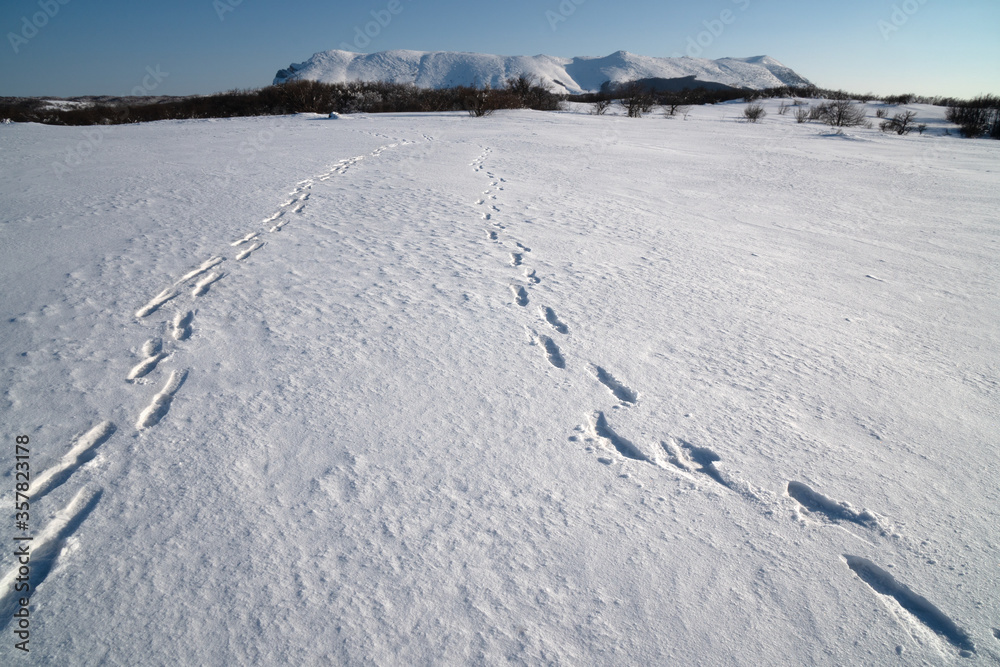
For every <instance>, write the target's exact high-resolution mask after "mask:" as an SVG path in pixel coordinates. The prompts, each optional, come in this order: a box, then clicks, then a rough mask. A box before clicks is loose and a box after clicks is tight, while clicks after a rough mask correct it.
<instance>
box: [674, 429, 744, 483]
mask: <svg viewBox="0 0 1000 667" xmlns="http://www.w3.org/2000/svg"><path fill="white" fill-rule="evenodd" d="M660 445H661V446H662V447H663V449H664V451H665V452H666V453H667V460H668V461H670V463H672V464H673V465H674V466H676V467H677V468H680V469H681V470H684V471H685V472H699V473H702V474H703V475H707V476H708V477H710V478H712V479H713V480H715V481H716V482H718V483H719V484H721V485H722V486H724V487H726V488H727V489H728V488H732V487H731V485H730V483H729V481H728V480H727V479H726V478H725V477H723V476H722V473H721V472H719V469H718V468H717V467H716V466H715V464H716V463H718V462H719V461H721V460H722V457H720V456H719V455H718V454H716V453H715V452H713V451H712V450H711V449H709V448H707V447H696V446H694V445H692V444H691V443H690V442H686V441H684V440H681V439H680V438H677V439H674V438H668V439H667V440H663V441H661V442H660Z"/></svg>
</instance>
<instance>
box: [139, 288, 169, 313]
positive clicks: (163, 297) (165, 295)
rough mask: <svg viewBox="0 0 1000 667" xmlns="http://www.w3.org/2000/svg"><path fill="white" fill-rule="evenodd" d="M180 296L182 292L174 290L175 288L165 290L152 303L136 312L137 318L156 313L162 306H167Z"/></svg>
mask: <svg viewBox="0 0 1000 667" xmlns="http://www.w3.org/2000/svg"><path fill="white" fill-rule="evenodd" d="M178 294H180V292H178V291H177V290H176V289H174V288H173V287H168V288H167V289H165V290H163V291H162V292H160V293H159V294H157V295H156V296H154V297H153V298H152V299H151V300H150V302H149V303H147V304H146V305H145V306H143V307H142V308H140V309H139V310H137V311H135V316H136V317H146V316H147V315H150V314H152V313H155V312H156V311H157V310H158V309H159V307H160V306H162V305H163V304H165V303H166V302H167V301H170V300H171V299H173V298H174V297H176V296H177V295H178Z"/></svg>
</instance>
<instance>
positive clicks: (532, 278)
mask: <svg viewBox="0 0 1000 667" xmlns="http://www.w3.org/2000/svg"><path fill="white" fill-rule="evenodd" d="M524 277H525V279H527V281H528V282H529V283H531V284H532V285H537V284H538V283H540V282H542V279H541V278H539V277H538V276H537V275H535V270H534V269H531V270H530V271H529V270H528V269H525V270H524Z"/></svg>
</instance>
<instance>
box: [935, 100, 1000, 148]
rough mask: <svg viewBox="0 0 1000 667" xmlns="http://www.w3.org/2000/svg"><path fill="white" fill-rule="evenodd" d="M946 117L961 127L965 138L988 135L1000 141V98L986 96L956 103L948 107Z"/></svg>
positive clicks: (960, 130)
mask: <svg viewBox="0 0 1000 667" xmlns="http://www.w3.org/2000/svg"><path fill="white" fill-rule="evenodd" d="M945 117H946V118H947V119H948V120H949V121H951V122H952V123H955V124H956V125H958V126H959V132H961V134H962V136H963V137H967V138H973V137H981V136H983V135H984V134H988V135H989V136H991V137H993V138H994V139H1000V97H996V96H994V95H984V96H982V97H977V98H976V99H974V100H968V101H963V102H954V103H953V104H951V105H950V106H949V107H948V111H947V112H946V113H945Z"/></svg>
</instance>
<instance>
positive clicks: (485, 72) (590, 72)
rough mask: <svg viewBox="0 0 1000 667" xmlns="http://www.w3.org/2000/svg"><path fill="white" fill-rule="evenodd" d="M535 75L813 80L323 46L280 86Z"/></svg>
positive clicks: (667, 63)
mask: <svg viewBox="0 0 1000 667" xmlns="http://www.w3.org/2000/svg"><path fill="white" fill-rule="evenodd" d="M519 76H526V77H530V78H532V79H533V80H535V81H538V82H539V83H540V84H541V85H543V86H545V87H546V88H549V89H551V90H554V91H556V92H559V93H583V92H588V91H589V92H596V91H598V90H600V88H601V85H602V84H604V83H606V82H608V81H611V82H614V83H625V82H628V81H634V80H636V79H647V78H661V79H679V78H684V77H694V80H693V81H691V82H689V83H690V84H691V85H692V87H696V86H697V85H698V83H699V82H702V83H704V82H711V83H722V84H725V85H727V86H732V87H734V88H753V89H761V88H776V87H781V86H807V85H809V81H808V80H806V79H804V78H803V77H801V76H800V75H798V74H796V73H795V72H794V71H793V70H791V69H790V68H788V67H785V66H784V65H782V64H781V63H780V62H778V61H777V60H775V59H774V58H771V57H769V56H754V57H752V58H720V59H718V60H709V59H707V58H688V57H675V58H659V57H654V56H642V55H638V54H635V53H629V52H627V51H616V52H615V53H612V54H610V55H607V56H603V57H600V58H595V57H576V58H560V57H556V56H546V55H538V56H497V55H492V54H486V53H458V52H454V51H406V50H395V51H379V52H378V53H354V52H352V51H341V50H333V51H321V52H320V53H315V54H313V56H312V57H311V58H309V60H307V61H305V62H302V63H293V64H291V65H289V66H288V67H287V68H285V69H281V70H278V73H277V75H276V76H275V77H274V83H275V84H276V85H277V84H279V83H285V82H287V81H298V80H310V81H321V82H323V83H344V82H347V81H355V80H359V79H360V80H362V81H391V82H393V83H412V84H415V85H417V86H419V87H421V88H450V87H453V86H484V85H489V86H492V87H493V88H502V87H503V86H504V84H505V83H506V82H507V81H508V80H510V79H516V78H517V77H519Z"/></svg>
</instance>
